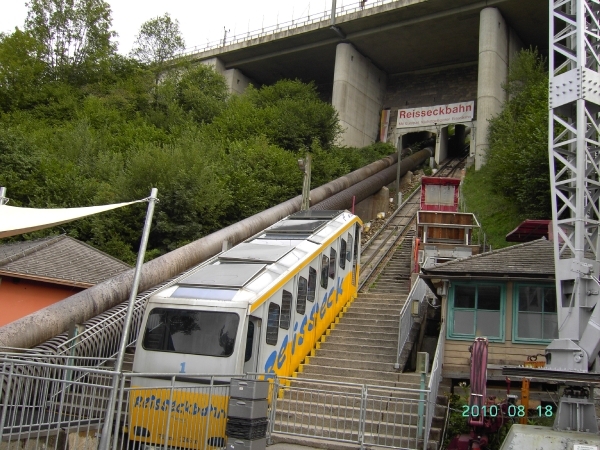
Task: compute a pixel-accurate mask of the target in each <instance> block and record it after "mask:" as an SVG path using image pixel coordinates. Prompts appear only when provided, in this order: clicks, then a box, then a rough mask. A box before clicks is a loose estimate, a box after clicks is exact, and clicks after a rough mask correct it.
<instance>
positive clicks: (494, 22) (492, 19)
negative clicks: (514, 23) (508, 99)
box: [475, 8, 510, 170]
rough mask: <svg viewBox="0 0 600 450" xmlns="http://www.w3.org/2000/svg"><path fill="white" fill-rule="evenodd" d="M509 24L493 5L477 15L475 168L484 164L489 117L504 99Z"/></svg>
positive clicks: (496, 112) (494, 114) (500, 106)
mask: <svg viewBox="0 0 600 450" xmlns="http://www.w3.org/2000/svg"><path fill="white" fill-rule="evenodd" d="M509 35H510V32H509V30H508V26H507V24H506V22H505V20H504V18H503V17H502V14H500V11H498V9H496V8H485V9H483V10H482V11H481V13H480V16H479V70H478V75H477V80H478V81H477V129H476V136H475V169H476V170H479V169H480V168H481V166H482V165H483V164H485V155H486V151H487V148H488V140H487V134H488V129H489V123H488V121H489V120H490V119H491V118H492V117H494V116H496V115H498V114H499V113H500V111H501V110H502V104H503V103H504V100H505V94H504V90H503V89H502V83H504V82H505V81H506V76H507V75H508V63H509V42H508V41H509Z"/></svg>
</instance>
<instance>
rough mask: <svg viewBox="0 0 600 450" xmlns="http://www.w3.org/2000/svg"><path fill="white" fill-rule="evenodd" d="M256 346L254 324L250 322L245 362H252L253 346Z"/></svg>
mask: <svg viewBox="0 0 600 450" xmlns="http://www.w3.org/2000/svg"><path fill="white" fill-rule="evenodd" d="M253 344H254V322H248V334H247V335H246V355H245V357H244V362H248V361H250V358H252V346H253Z"/></svg>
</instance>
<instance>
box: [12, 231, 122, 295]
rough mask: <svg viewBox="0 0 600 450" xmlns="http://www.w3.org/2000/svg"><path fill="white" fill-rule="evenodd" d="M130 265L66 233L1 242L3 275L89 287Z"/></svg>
mask: <svg viewBox="0 0 600 450" xmlns="http://www.w3.org/2000/svg"><path fill="white" fill-rule="evenodd" d="M130 268H131V267H130V266H129V265H127V264H125V263H123V262H121V261H119V260H118V259H116V258H113V257H112V256H109V255H107V254H106V253H104V252H101V251H100V250H97V249H95V248H93V247H91V246H89V245H87V244H85V243H83V242H81V241H78V240H77V239H73V238H71V237H69V236H65V235H61V236H54V237H49V238H42V239H36V240H32V241H25V242H12V243H10V244H4V245H0V275H13V276H15V277H19V278H29V279H35V280H44V281H49V282H54V283H59V284H66V285H69V286H81V287H89V286H93V285H94V284H97V283H100V282H101V281H104V280H106V279H108V278H111V277H113V276H115V275H117V274H119V273H121V272H123V271H125V270H128V269H130Z"/></svg>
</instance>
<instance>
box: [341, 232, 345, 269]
mask: <svg viewBox="0 0 600 450" xmlns="http://www.w3.org/2000/svg"><path fill="white" fill-rule="evenodd" d="M340 268H341V269H342V270H345V269H346V239H342V241H341V243H340Z"/></svg>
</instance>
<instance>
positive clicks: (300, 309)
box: [296, 277, 308, 314]
mask: <svg viewBox="0 0 600 450" xmlns="http://www.w3.org/2000/svg"><path fill="white" fill-rule="evenodd" d="M307 288H308V286H307V281H306V278H304V277H299V278H298V296H297V300H296V312H297V313H298V314H304V313H305V312H306V297H307V294H308V289H307Z"/></svg>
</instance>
